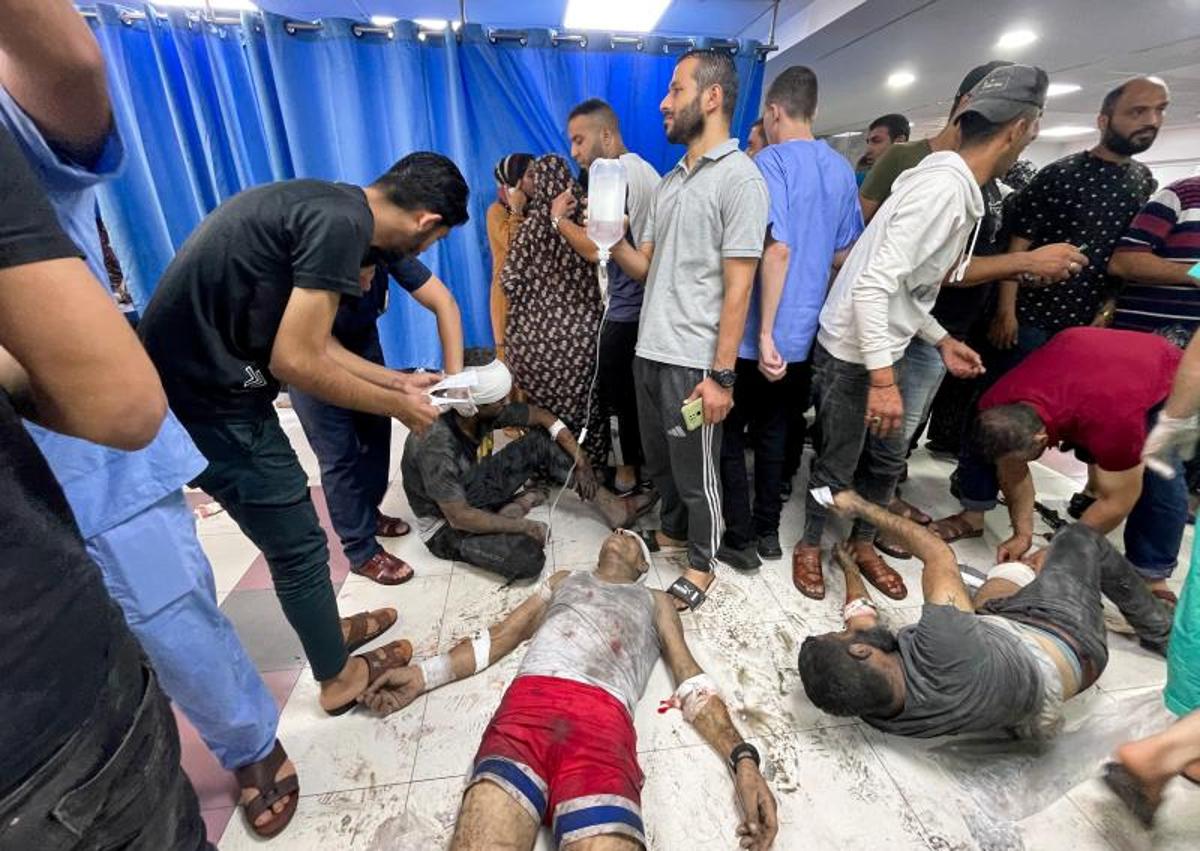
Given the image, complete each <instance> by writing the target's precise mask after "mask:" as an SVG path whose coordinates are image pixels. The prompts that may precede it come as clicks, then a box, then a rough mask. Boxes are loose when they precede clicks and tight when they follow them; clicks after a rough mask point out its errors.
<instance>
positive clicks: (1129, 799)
mask: <svg viewBox="0 0 1200 851" xmlns="http://www.w3.org/2000/svg"><path fill="white" fill-rule="evenodd" d="M1104 783H1105V785H1106V786H1108V788H1109V789H1111V790H1112V792H1113V794H1114V795H1116V796H1117V797H1118V798H1120V799H1121V803H1123V804H1124V805H1125V806H1126V807H1128V808H1129V811H1130V812H1131V813H1133V815H1134V817H1135V818H1136V819H1137V820H1138V821H1140V822H1141V823H1142V827H1151V826H1153V824H1154V814H1155V813H1156V812H1158V808H1159V806H1160V805H1161V804H1162V801H1159V802H1158V803H1157V804H1156V803H1154V802H1153V801H1151V800H1150V796H1149V795H1148V794H1147V793H1146V784H1145V783H1143V782H1142V781H1141V780H1139V779H1138V778H1137V777H1135V776H1134V775H1133V772H1131V771H1130V770H1129V769H1128V768H1126V767H1125V766H1124V765H1122V764H1121V763H1119V762H1110V763H1108V764H1107V765H1105V766H1104Z"/></svg>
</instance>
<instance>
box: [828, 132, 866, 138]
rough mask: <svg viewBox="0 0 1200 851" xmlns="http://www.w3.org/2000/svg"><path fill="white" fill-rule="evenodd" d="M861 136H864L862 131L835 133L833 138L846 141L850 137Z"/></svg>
mask: <svg viewBox="0 0 1200 851" xmlns="http://www.w3.org/2000/svg"><path fill="white" fill-rule="evenodd" d="M861 135H862V131H861V130H847V131H846V132H845V133H834V134H833V138H834V139H845V138H847V137H849V136H861Z"/></svg>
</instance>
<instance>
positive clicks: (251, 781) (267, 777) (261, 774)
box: [234, 739, 300, 839]
mask: <svg viewBox="0 0 1200 851" xmlns="http://www.w3.org/2000/svg"><path fill="white" fill-rule="evenodd" d="M287 758H288V756H287V753H286V752H285V751H284V749H283V745H281V744H280V743H279V739H276V740H275V747H274V748H273V749H272V750H271V752H270V753H269V754H267V755H266V757H265V758H263V759H260V760H259V761H258V762H254V763H251V764H250V765H245V766H242V767H241V768H239V769H238V770H237V771H235V772H234V776H235V777H236V778H237V783H238V786H239V787H240V788H241V789H243V790H245V789H257V790H258V794H257V795H255V796H254V797H253V798H251V799H250V800H249V801H247V802H246V803H244V804H241V808H242V812H244V813H245V814H246V824H247V825H248V826H249V827H250V829H251V830H252V831H254V833H255V835H256V836H258V837H260V838H262V839H270V838H271V837H272V836H275V835H277V834H278V833H279V832H280V831H282V830H283V829H284V828H285V827H287V826H288V824H290V823H291V821H292V816H294V815H295V814H296V805H297V804H298V803H300V779H299V777H297V776H296V775H295V774H293V775H291V776H290V777H285V778H283V779H282V780H276V779H275V775H277V774H278V773H279V767H280V766H281V765H283V764H284V763H285V762H286V761H287ZM288 796H291V799H290V800H289V801H288V802H287V804H285V805H284V807H283V812H281V813H276V812H274V811H272V810H271V808H272V807H273V806H275V804H277V803H279V801H280V799H281V798H286V797H288ZM266 812H271V819H270V821H268V822H267V823H266V824H264V825H261V826H259V825H257V824H255V823H254V821H255V819H257V818H258V817H259V816H261V815H262V814H263V813H266Z"/></svg>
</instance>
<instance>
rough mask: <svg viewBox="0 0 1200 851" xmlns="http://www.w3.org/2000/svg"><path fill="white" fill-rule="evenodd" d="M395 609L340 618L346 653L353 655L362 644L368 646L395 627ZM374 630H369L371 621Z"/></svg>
mask: <svg viewBox="0 0 1200 851" xmlns="http://www.w3.org/2000/svg"><path fill="white" fill-rule="evenodd" d="M397 617H399V616H398V615H397V614H396V610H395V609H391V608H388V609H375V610H373V611H370V612H359V613H358V614H356V615H351V616H350V617H348V618H342V633H343V635H345V636H346V652H347V653H353V652H354V651H355V650H357V649H358V648H360V647H362V646H363V645H364V644H369V643H370V642H372V641H374V640H375V639H376V638H378V637H379V636H381V635H383V634H384V633H385V632H387V631H388V630H389V629H391V628H392V627H393V626H395V625H396V618H397ZM372 620H373V621H375V628H374V629H371V621H372Z"/></svg>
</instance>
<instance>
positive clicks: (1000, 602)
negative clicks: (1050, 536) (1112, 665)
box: [979, 523, 1171, 688]
mask: <svg viewBox="0 0 1200 851" xmlns="http://www.w3.org/2000/svg"><path fill="white" fill-rule="evenodd" d="M1101 594H1103V595H1104V596H1105V597H1107V598H1108V599H1110V600H1112V601H1113V603H1114V604H1115V605H1116V607H1117V608H1118V609H1120V611H1121V614H1123V615H1124V616H1125V619H1126V620H1128V621H1129V625H1130V626H1132V627H1133V629H1134V631H1135V632H1136V633H1137V635H1138V637H1139V638H1141V639H1143V640H1145V641H1147V642H1149V643H1151V644H1154V645H1157V646H1160V647H1162V648H1164V649H1165V648H1166V644H1167V637H1168V636H1169V635H1170V633H1171V613H1170V611H1169V610H1168V609H1167V607H1166V606H1164V605H1163V604H1162V603H1161V602H1159V601H1158V599H1156V598H1155V597H1154V595H1153V594H1151V593H1150V590H1149V589H1148V588H1147V587H1146V583H1145V581H1144V580H1143V579H1142V577H1141V576H1139V575H1138V572H1137V571H1136V570H1135V569H1134V567H1133V565H1132V564H1130V563H1129V561H1128V560H1127V559H1126V558H1125V557H1124V556H1123V555H1121V554H1120V553H1119V552H1117V550H1116V549H1115V548H1114V547H1113V545H1112V544H1110V543H1109V542H1108V539H1107V538H1105V537H1104V536H1103V535H1101V534H1100V533H1099V532H1097V531H1095V530H1094V529H1090V528H1088V527H1087V526H1084V525H1083V524H1082V523H1075V524H1073V525H1071V526H1068V527H1067V528H1065V529H1063V530H1062V531H1061V532H1059V533H1058V534H1057V535H1055V536H1054V542H1053V543H1052V544H1051V545H1050V551H1049V552H1048V553H1047V554H1046V561H1045V566H1044V567H1043V568H1042V570H1041V572H1040V573H1039V574H1038V576H1037V578H1036V579H1034V580H1033V582H1030V583H1029V584H1028V585H1026V586H1025V587H1024V588H1022V589H1021V590H1020V591H1018V592H1017V593H1015V594H1013V595H1012V596H1010V597H1000V598H998V599H995V600H989V601H988V602H987V603H985V604H984V605H983V606H982V607H981V608H980V609H979V613H980V614H985V615H1001V616H1003V617H1006V618H1008V619H1010V620H1014V621H1019V622H1022V623H1028V624H1031V625H1033V626H1037V627H1040V628H1043V629H1045V628H1049V629H1050V630H1051V631H1052V632H1056V633H1058V634H1060V635H1062V636H1063V638H1064V639H1065V640H1066V643H1067V644H1068V645H1070V646H1072V647H1074V648H1077V651H1076V652H1077V653H1078V654H1079V656H1080V659H1079V661H1080V663H1081V664H1082V665H1083V668H1084V680H1085V682H1084V683H1082V684H1081V686H1082V687H1083V688H1087V686H1089V685H1091V683H1092V682H1094V681H1095V678H1096V677H1099V676H1100V674H1102V673H1103V672H1104V667H1105V666H1106V665H1107V664H1108V644H1107V641H1106V632H1105V627H1104V608H1103V602H1102V601H1101V599H1100V596H1101Z"/></svg>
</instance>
